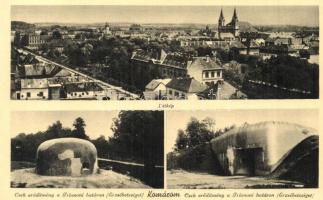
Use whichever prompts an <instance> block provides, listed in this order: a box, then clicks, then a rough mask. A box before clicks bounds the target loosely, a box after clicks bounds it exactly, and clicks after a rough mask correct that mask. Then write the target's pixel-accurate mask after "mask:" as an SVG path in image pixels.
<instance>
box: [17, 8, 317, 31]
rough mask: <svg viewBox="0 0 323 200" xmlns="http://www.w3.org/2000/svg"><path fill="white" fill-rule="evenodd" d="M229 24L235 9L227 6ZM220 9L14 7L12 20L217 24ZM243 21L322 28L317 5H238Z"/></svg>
mask: <svg viewBox="0 0 323 200" xmlns="http://www.w3.org/2000/svg"><path fill="white" fill-rule="evenodd" d="M222 8H223V12H224V16H225V19H226V23H229V22H230V20H231V18H232V14H233V9H234V7H232V6H223V7H222ZM220 9H221V7H220V6H102V5H101V6H90V5H87V6H79V5H78V6H75V5H74V6H21V5H19V6H12V8H11V18H12V20H19V21H25V22H30V23H36V22H60V23H95V22H130V23H204V24H216V23H217V21H218V18H219V14H220ZM236 9H237V12H238V17H239V20H240V21H247V22H250V23H251V24H253V25H282V24H285V25H307V26H318V25H319V9H318V7H317V6H236Z"/></svg>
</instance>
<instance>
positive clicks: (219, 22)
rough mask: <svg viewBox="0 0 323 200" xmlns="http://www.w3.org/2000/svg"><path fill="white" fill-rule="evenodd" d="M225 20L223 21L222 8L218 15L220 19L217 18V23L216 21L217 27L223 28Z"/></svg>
mask: <svg viewBox="0 0 323 200" xmlns="http://www.w3.org/2000/svg"><path fill="white" fill-rule="evenodd" d="M224 22H225V20H224V16H223V11H222V8H221V13H220V17H219V21H218V26H219V27H221V26H224V25H225V24H224Z"/></svg>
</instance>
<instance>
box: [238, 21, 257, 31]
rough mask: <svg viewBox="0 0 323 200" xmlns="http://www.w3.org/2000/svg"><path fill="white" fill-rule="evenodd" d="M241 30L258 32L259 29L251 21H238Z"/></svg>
mask: <svg viewBox="0 0 323 200" xmlns="http://www.w3.org/2000/svg"><path fill="white" fill-rule="evenodd" d="M238 25H239V29H240V32H257V31H258V30H257V29H256V28H255V27H253V26H252V25H251V24H250V23H249V22H238Z"/></svg>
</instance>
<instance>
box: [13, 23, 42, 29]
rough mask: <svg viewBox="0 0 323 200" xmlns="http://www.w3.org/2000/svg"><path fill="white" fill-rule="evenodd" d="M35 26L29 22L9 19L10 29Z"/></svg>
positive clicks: (32, 27)
mask: <svg viewBox="0 0 323 200" xmlns="http://www.w3.org/2000/svg"><path fill="white" fill-rule="evenodd" d="M35 27H36V26H35V25H34V24H29V23H26V22H22V21H11V30H28V29H34V28H35Z"/></svg>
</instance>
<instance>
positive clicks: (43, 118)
mask: <svg viewBox="0 0 323 200" xmlns="http://www.w3.org/2000/svg"><path fill="white" fill-rule="evenodd" d="M11 114H12V117H11V133H12V134H11V174H10V177H11V187H12V188H143V189H144V188H164V112H163V111H84V112H82V111H50V112H49V111H46V112H45V111H25V112H24V111H15V112H12V113H11Z"/></svg>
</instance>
